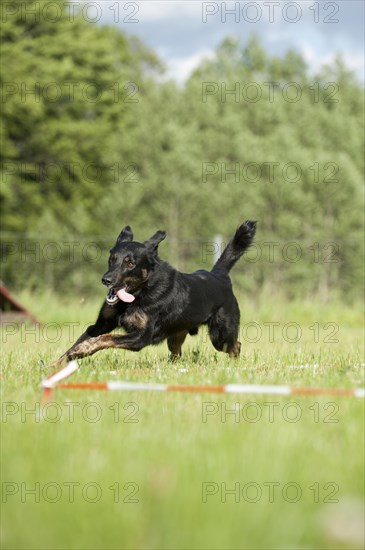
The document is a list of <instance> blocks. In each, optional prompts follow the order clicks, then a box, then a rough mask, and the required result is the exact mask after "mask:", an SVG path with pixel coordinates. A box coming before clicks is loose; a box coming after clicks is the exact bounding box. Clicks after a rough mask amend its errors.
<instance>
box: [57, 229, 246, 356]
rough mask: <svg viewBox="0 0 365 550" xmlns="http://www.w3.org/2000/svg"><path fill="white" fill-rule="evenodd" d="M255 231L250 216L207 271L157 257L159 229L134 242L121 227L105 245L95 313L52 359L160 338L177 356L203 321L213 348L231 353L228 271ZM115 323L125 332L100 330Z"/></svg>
mask: <svg viewBox="0 0 365 550" xmlns="http://www.w3.org/2000/svg"><path fill="white" fill-rule="evenodd" d="M255 232H256V222H254V221H246V222H245V223H243V224H242V225H241V226H240V227H239V228H238V229H237V231H236V233H235V235H234V237H233V238H232V239H231V241H230V242H229V243H228V245H227V247H226V248H225V250H224V251H223V253H222V255H221V256H220V258H219V260H218V261H217V263H216V264H215V265H214V267H213V269H212V270H211V271H205V270H203V269H200V270H199V271H195V272H194V273H191V274H188V273H180V272H179V271H177V270H176V269H174V268H172V267H171V266H170V265H169V264H168V263H167V262H164V261H162V260H160V258H159V257H158V252H157V248H158V245H159V243H160V242H161V241H162V240H163V239H164V238H165V237H166V233H165V232H164V231H157V233H155V234H154V235H153V236H152V237H151V238H150V239H148V240H147V241H145V242H144V243H139V242H136V241H133V233H132V230H131V228H130V227H129V226H127V227H125V228H124V229H123V230H122V232H121V234H120V235H119V237H118V239H117V242H116V244H115V246H114V247H113V248H112V250H111V251H110V257H109V269H108V271H107V272H106V273H105V275H104V276H103V278H102V283H103V284H104V285H106V286H107V287H108V288H109V292H108V295H107V297H106V299H105V302H104V304H103V306H102V308H101V310H100V313H99V317H98V319H97V321H96V323H95V325H92V326H90V327H88V329H87V330H86V332H85V333H84V334H83V335H82V336H81V337H80V338H79V339H78V340H77V342H76V343H75V344H74V345H73V346H72V347H71V348H70V349H69V350H68V351H67V352H66V353H65V354H64V355H63V356H62V357H61V358H60V359H59V361H58V362H60V361H62V360H64V359H67V360H71V359H77V358H79V357H85V356H87V355H92V354H93V353H95V352H96V351H99V350H101V349H106V348H123V349H128V350H131V351H139V350H141V349H142V348H144V347H145V346H148V345H150V344H159V343H160V342H162V341H163V340H165V339H166V338H167V344H168V348H169V350H170V352H171V356H172V357H177V356H179V355H181V345H182V344H183V342H184V340H185V338H186V336H187V334H197V332H198V327H199V325H204V324H207V325H208V330H209V336H210V339H211V341H212V343H213V346H214V347H215V349H217V350H218V351H225V352H226V353H228V354H229V355H230V356H231V357H237V356H238V355H239V353H240V348H241V344H240V342H238V340H237V337H238V329H239V320H240V312H239V308H238V303H237V300H236V298H235V296H234V294H233V290H232V283H231V280H230V278H229V271H230V269H231V268H232V267H233V265H234V264H235V263H236V262H237V260H238V259H239V258H240V257H241V256H242V254H243V253H244V252H245V250H247V248H248V247H249V246H250V244H251V243H252V241H253V238H254V235H255ZM117 326H121V327H124V329H125V330H126V334H125V335H119V334H105V333H107V332H109V331H111V330H113V329H115V328H116V327H117Z"/></svg>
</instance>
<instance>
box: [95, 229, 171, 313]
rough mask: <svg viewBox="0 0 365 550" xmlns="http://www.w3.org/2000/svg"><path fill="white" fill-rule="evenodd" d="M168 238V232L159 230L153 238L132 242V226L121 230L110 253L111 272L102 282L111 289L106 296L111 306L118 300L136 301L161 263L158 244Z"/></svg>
mask: <svg viewBox="0 0 365 550" xmlns="http://www.w3.org/2000/svg"><path fill="white" fill-rule="evenodd" d="M165 237H166V233H165V231H157V232H156V233H155V234H154V235H152V237H151V238H150V239H148V240H147V241H144V242H143V243H139V242H136V241H133V232H132V229H131V228H130V227H129V225H127V226H126V227H125V228H124V229H122V231H121V233H120V235H119V237H118V239H117V242H116V243H115V245H114V246H113V248H112V249H111V250H110V256H109V269H108V271H107V272H106V273H105V274H104V275H103V277H102V279H101V281H102V283H103V284H104V285H105V286H107V287H108V288H109V292H108V295H107V297H106V301H107V303H108V304H109V305H114V304H116V303H118V302H119V300H122V301H123V302H133V301H134V299H135V298H136V297H137V296H138V294H139V293H140V292H141V290H142V288H143V285H144V284H145V283H146V281H147V280H148V278H149V276H150V273H151V271H152V270H153V269H154V267H155V266H156V263H158V253H157V249H158V245H159V244H160V242H161V241H163V239H164V238H165Z"/></svg>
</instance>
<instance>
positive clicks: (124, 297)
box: [106, 288, 135, 306]
mask: <svg viewBox="0 0 365 550" xmlns="http://www.w3.org/2000/svg"><path fill="white" fill-rule="evenodd" d="M119 300H121V301H122V302H127V303H130V302H133V301H134V300H135V296H133V294H130V293H129V292H127V291H126V289H125V288H121V289H120V290H117V291H115V290H114V288H110V289H109V292H108V294H107V297H106V301H107V303H108V304H109V305H110V306H113V305H114V304H116V303H117V302H119Z"/></svg>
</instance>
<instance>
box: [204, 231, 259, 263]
mask: <svg viewBox="0 0 365 550" xmlns="http://www.w3.org/2000/svg"><path fill="white" fill-rule="evenodd" d="M255 233H256V222H255V221H252V220H246V221H245V222H244V223H243V224H242V225H240V226H239V227H238V228H237V231H236V233H235V234H234V236H233V237H232V239H231V240H230V241H229V243H228V244H227V246H226V248H225V249H224V250H223V252H222V254H221V256H220V257H219V259H218V260H217V262H216V263H215V265H214V266H213V269H212V272H213V273H214V271H220V270H222V269H224V270H225V271H226V272H227V273H228V272H229V271H230V270H231V269H232V267H233V266H234V264H235V263H236V262H237V260H239V259H240V257H241V256H242V254H243V253H244V252H245V251H246V250H247V249H248V248H249V246H250V245H251V244H252V242H253V239H254V236H255Z"/></svg>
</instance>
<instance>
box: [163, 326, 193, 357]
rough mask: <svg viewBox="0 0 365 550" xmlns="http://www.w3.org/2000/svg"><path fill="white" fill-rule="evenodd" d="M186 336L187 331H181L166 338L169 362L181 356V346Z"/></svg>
mask: <svg viewBox="0 0 365 550" xmlns="http://www.w3.org/2000/svg"><path fill="white" fill-rule="evenodd" d="M187 334H188V331H187V330H182V331H181V332H176V333H175V334H172V335H171V336H169V337H168V338H167V346H168V348H169V351H170V360H171V361H174V360H175V359H177V358H178V357H180V356H181V346H182V345H183V343H184V341H185V338H186V336H187Z"/></svg>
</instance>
